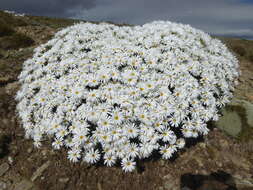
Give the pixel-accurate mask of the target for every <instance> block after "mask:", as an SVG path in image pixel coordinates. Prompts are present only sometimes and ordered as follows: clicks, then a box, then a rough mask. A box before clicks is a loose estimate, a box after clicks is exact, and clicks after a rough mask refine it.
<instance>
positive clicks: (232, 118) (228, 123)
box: [214, 99, 253, 137]
mask: <svg viewBox="0 0 253 190" xmlns="http://www.w3.org/2000/svg"><path fill="white" fill-rule="evenodd" d="M222 114H223V116H222V117H220V118H219V120H218V121H217V122H215V123H214V125H215V126H216V127H218V128H220V129H221V130H223V131H225V132H226V133H227V134H229V135H231V136H233V137H238V136H240V135H241V136H243V135H244V133H248V130H252V129H253V104H252V103H250V102H248V101H245V100H238V99H234V100H232V101H231V102H230V103H229V104H228V105H227V106H225V108H223V109H222Z"/></svg>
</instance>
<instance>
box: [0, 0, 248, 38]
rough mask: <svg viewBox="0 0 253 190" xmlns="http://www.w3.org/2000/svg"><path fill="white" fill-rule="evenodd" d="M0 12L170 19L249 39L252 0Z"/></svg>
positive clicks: (70, 0)
mask: <svg viewBox="0 0 253 190" xmlns="http://www.w3.org/2000/svg"><path fill="white" fill-rule="evenodd" d="M0 9H3V10H12V11H16V12H18V13H27V14H32V15H43V16H54V17H68V18H78V19H84V20H88V21H112V22H116V23H129V24H144V23H146V22H150V21H153V20H170V21H173V22H181V23H186V24H190V25H192V26H193V27H196V28H198V29H202V30H204V31H205V32H208V33H210V34H215V35H226V36H238V37H244V38H247V39H253V0H0Z"/></svg>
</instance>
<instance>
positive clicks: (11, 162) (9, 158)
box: [8, 156, 13, 165]
mask: <svg viewBox="0 0 253 190" xmlns="http://www.w3.org/2000/svg"><path fill="white" fill-rule="evenodd" d="M8 162H9V164H11V165H12V164H13V158H12V157H10V156H8Z"/></svg>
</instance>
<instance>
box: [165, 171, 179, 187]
mask: <svg viewBox="0 0 253 190" xmlns="http://www.w3.org/2000/svg"><path fill="white" fill-rule="evenodd" d="M163 179H164V180H165V183H164V185H163V186H164V188H165V189H166V190H179V189H180V187H179V183H178V181H177V180H176V179H174V178H173V176H171V175H170V174H168V175H166V176H164V177H163Z"/></svg>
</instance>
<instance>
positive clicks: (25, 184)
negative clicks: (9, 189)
mask: <svg viewBox="0 0 253 190" xmlns="http://www.w3.org/2000/svg"><path fill="white" fill-rule="evenodd" d="M14 190H35V188H34V185H33V183H32V182H31V181H29V180H26V179H24V180H22V181H21V182H20V183H18V184H16V185H15V187H14Z"/></svg>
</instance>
